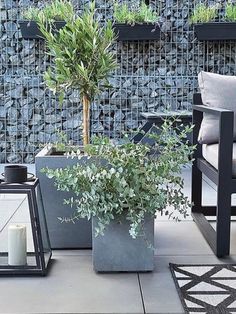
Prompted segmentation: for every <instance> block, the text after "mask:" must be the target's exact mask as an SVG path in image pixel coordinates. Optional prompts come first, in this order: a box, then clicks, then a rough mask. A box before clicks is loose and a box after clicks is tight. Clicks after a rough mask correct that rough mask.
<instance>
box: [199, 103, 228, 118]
mask: <svg viewBox="0 0 236 314" xmlns="http://www.w3.org/2000/svg"><path fill="white" fill-rule="evenodd" d="M193 111H199V112H204V113H210V114H212V115H216V116H220V115H221V114H222V113H224V112H230V113H232V114H233V111H231V110H228V109H223V108H213V107H207V106H202V105H193Z"/></svg>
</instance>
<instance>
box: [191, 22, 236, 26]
mask: <svg viewBox="0 0 236 314" xmlns="http://www.w3.org/2000/svg"><path fill="white" fill-rule="evenodd" d="M234 24H235V25H236V21H235V22H199V23H194V26H195V25H234Z"/></svg>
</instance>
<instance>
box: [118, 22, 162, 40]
mask: <svg viewBox="0 0 236 314" xmlns="http://www.w3.org/2000/svg"><path fill="white" fill-rule="evenodd" d="M114 30H115V33H116V34H117V36H118V40H120V41H125V40H159V39H160V37H161V31H160V26H159V25H158V24H151V23H144V24H134V25H128V24H118V23H116V24H115V25H114Z"/></svg>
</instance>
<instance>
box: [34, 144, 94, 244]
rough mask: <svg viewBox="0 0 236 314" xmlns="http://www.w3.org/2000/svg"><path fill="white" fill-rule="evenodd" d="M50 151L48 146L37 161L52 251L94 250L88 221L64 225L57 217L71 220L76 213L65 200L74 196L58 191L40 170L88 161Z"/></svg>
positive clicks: (37, 172) (83, 220)
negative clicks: (69, 217) (70, 217)
mask: <svg viewBox="0 0 236 314" xmlns="http://www.w3.org/2000/svg"><path fill="white" fill-rule="evenodd" d="M53 153H54V151H53V149H52V148H51V149H50V148H48V147H45V148H44V149H43V150H42V151H41V152H40V153H39V154H37V156H36V158H35V167H36V176H37V177H38V178H39V182H40V187H41V191H42V198H43V204H44V209H45V213H46V219H47V224H48V230H49V237H50V241H51V246H52V248H53V249H69V248H70V249H81V248H91V247H92V226H91V222H90V221H88V220H87V219H79V220H78V221H77V222H76V223H75V224H73V223H70V222H69V223H61V222H60V220H59V219H58V217H68V216H71V214H72V213H73V209H72V208H70V206H69V205H65V204H63V200H64V199H67V198H70V197H71V196H73V194H72V193H69V192H68V193H67V192H62V191H57V189H56V187H55V186H54V181H53V180H52V179H48V177H47V176H46V175H45V174H43V173H41V169H42V168H45V167H48V168H51V169H56V168H65V167H67V166H73V165H75V164H77V163H78V162H80V163H82V162H86V158H82V159H81V160H78V159H77V158H74V159H72V158H67V157H66V156H63V155H53Z"/></svg>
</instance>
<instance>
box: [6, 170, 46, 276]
mask: <svg viewBox="0 0 236 314" xmlns="http://www.w3.org/2000/svg"><path fill="white" fill-rule="evenodd" d="M2 175H3V176H4V179H1V180H0V222H2V223H3V225H1V224H0V275H41V276H44V275H46V273H47V269H48V266H49V263H50V260H51V256H52V251H51V246H50V241H49V236H48V230H47V223H46V218H45V213H44V207H43V202H42V196H41V191H40V185H39V180H38V179H37V178H35V177H34V176H33V175H30V176H29V174H27V167H26V166H21V165H19V166H17V165H14V166H6V167H5V171H4V174H2ZM9 194H10V195H13V194H17V195H18V196H19V197H18V202H19V204H20V205H17V206H18V207H17V208H15V209H14V210H13V209H12V211H11V210H10V207H9V206H8V205H9V204H11V203H12V202H13V201H14V202H16V201H17V198H16V197H14V198H13V197H9ZM24 196H25V197H24ZM1 203H2V204H3V205H2V204H1ZM25 206H27V208H26V207H25ZM21 210H24V212H23V213H20V211H21ZM26 212H28V213H27V214H28V215H27V216H28V220H27V218H26ZM6 213H8V217H6ZM19 214H22V215H19ZM1 216H3V217H4V219H5V221H4V220H3V219H2V218H1ZM17 216H19V218H17ZM22 216H23V217H24V222H23V223H22V221H23V219H22ZM30 234H32V237H30Z"/></svg>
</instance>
